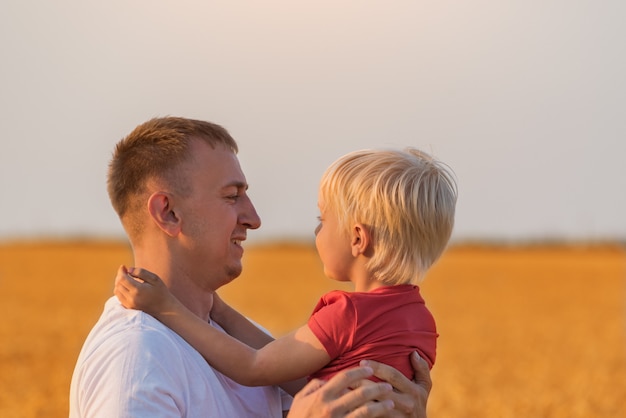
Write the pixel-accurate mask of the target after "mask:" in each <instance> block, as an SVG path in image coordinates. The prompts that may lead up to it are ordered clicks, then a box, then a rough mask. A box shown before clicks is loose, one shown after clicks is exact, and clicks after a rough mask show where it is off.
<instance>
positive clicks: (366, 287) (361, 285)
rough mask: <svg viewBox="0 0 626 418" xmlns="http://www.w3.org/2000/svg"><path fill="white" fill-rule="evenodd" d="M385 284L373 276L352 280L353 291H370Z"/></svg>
mask: <svg viewBox="0 0 626 418" xmlns="http://www.w3.org/2000/svg"><path fill="white" fill-rule="evenodd" d="M383 286H385V284H383V283H381V282H379V281H378V280H376V279H374V278H373V277H370V278H367V279H363V280H359V281H356V282H354V291H355V292H371V291H372V290H374V289H378V288H379V287H383Z"/></svg>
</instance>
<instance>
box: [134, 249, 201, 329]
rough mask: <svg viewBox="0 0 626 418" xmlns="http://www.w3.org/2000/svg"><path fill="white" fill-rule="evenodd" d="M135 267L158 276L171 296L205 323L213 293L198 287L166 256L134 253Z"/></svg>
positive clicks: (186, 273) (187, 273) (183, 270)
mask: <svg viewBox="0 0 626 418" xmlns="http://www.w3.org/2000/svg"><path fill="white" fill-rule="evenodd" d="M134 262H135V264H134V266H135V267H141V268H144V269H146V270H148V271H151V272H152V273H154V274H156V275H158V276H159V277H160V278H161V280H163V282H164V283H165V285H166V286H167V288H168V289H169V290H170V292H172V294H173V295H174V296H175V297H176V298H177V299H178V300H179V301H180V302H181V303H182V304H183V305H185V307H187V309H189V310H190V311H191V312H193V313H194V314H196V315H197V316H198V317H200V318H202V319H203V320H205V321H208V320H209V314H210V313H211V308H212V307H213V291H212V290H210V289H204V288H202V287H201V286H199V285H198V283H197V282H196V281H194V280H193V279H192V278H191V277H189V272H187V271H186V270H185V269H181V268H177V267H176V265H175V263H173V262H172V260H171V259H170V258H169V257H167V256H148V255H146V254H143V253H142V252H141V251H135V261H134Z"/></svg>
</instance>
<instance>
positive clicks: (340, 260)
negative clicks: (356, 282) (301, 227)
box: [315, 198, 353, 282]
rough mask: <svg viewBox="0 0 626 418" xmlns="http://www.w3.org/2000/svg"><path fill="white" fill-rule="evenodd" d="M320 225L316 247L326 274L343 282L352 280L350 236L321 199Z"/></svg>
mask: <svg viewBox="0 0 626 418" xmlns="http://www.w3.org/2000/svg"><path fill="white" fill-rule="evenodd" d="M318 207H319V209H320V216H319V221H320V223H319V225H318V226H317V228H315V247H316V248H317V253H318V254H319V256H320V259H321V260H322V264H323V265H324V274H326V276H328V277H329V278H331V279H334V280H338V281H341V282H345V281H350V268H351V263H352V261H353V257H352V248H351V246H350V237H349V236H348V234H346V233H345V231H343V230H341V229H340V226H339V220H338V217H337V215H336V214H335V213H334V212H333V211H330V210H326V209H325V206H324V202H323V201H322V199H321V198H320V199H319V202H318Z"/></svg>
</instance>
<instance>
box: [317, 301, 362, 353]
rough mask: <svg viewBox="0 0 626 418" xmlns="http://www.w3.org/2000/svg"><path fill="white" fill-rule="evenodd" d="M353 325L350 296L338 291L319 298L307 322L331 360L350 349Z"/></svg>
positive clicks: (354, 320)
mask: <svg viewBox="0 0 626 418" xmlns="http://www.w3.org/2000/svg"><path fill="white" fill-rule="evenodd" d="M355 324H356V312H355V309H354V304H353V303H352V301H351V300H350V295H349V294H348V293H346V292H342V291H339V290H336V291H333V292H330V293H327V294H326V295H324V296H322V297H321V299H320V300H319V302H318V303H317V306H315V309H313V313H312V314H311V317H310V318H309V322H308V326H309V329H310V330H311V331H312V332H313V334H314V335H315V336H316V337H317V339H318V340H319V341H320V342H321V343H322V345H323V346H324V349H325V350H326V352H327V353H328V355H329V356H330V358H331V359H334V358H336V357H338V356H339V355H340V354H342V353H344V352H345V351H347V350H349V349H350V348H351V347H352V345H353V337H354V334H355V333H354V328H355Z"/></svg>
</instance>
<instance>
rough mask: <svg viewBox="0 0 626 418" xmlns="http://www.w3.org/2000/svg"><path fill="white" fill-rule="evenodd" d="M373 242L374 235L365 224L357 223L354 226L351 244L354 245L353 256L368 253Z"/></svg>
mask: <svg viewBox="0 0 626 418" xmlns="http://www.w3.org/2000/svg"><path fill="white" fill-rule="evenodd" d="M371 242H372V236H371V234H370V231H369V229H368V228H367V227H366V226H365V225H363V224H355V225H354V226H352V232H351V242H350V245H351V246H352V256H353V257H357V256H359V255H367V254H368V249H369V248H370V244H371Z"/></svg>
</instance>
